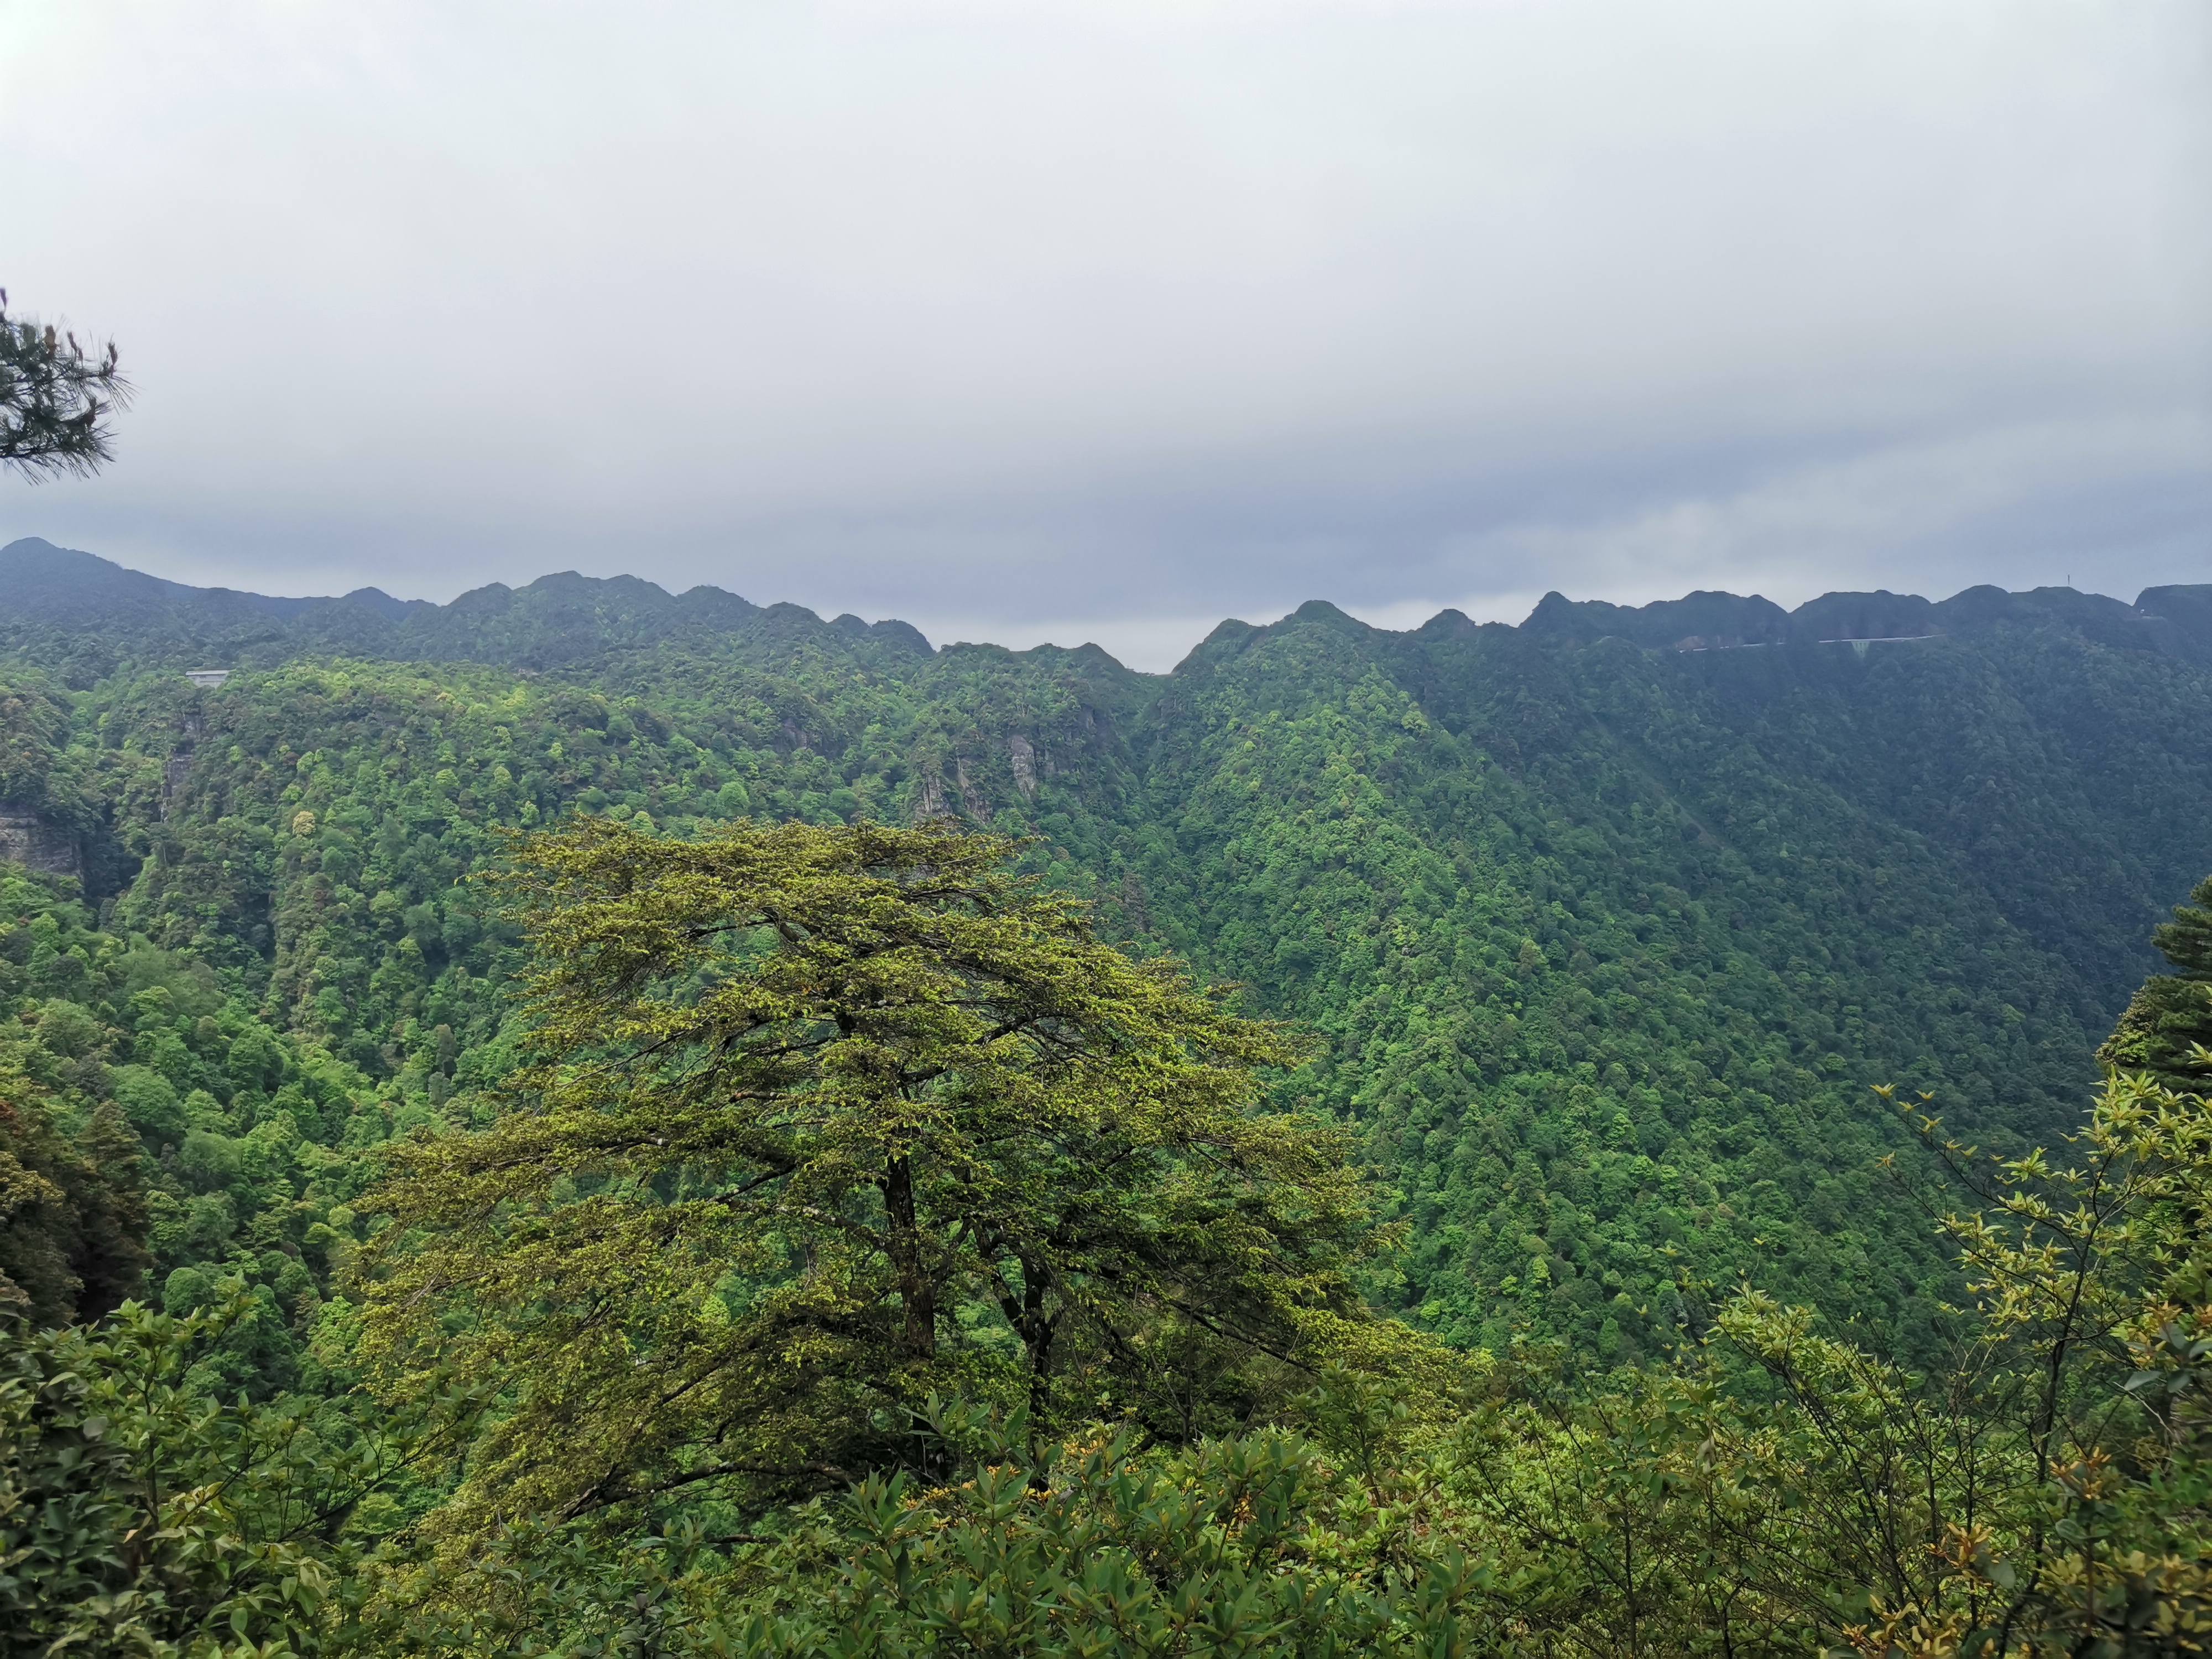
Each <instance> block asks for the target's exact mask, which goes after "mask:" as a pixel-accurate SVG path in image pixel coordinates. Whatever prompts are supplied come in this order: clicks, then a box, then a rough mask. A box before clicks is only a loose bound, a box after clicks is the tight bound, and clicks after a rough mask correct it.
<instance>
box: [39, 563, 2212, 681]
mask: <svg viewBox="0 0 2212 1659" xmlns="http://www.w3.org/2000/svg"><path fill="white" fill-rule="evenodd" d="M1297 621H1303V622H1308V623H1313V622H1326V623H1331V624H1332V625H1343V626H1349V627H1351V628H1353V629H1359V630H1364V632H1366V633H1370V634H1376V635H1387V634H1394V633H1403V634H1405V635H1425V634H1431V633H1433V632H1435V631H1437V630H1438V629H1447V630H1458V629H1476V628H1506V629H1513V630H1514V631H1516V632H1521V633H1527V634H1529V635H1534V636H1538V637H1541V638H1544V639H1547V640H1549V641H1553V642H1556V643H1560V644H1569V645H1594V644H1595V643H1597V642H1598V641H1601V640H1603V639H1606V638H1608V637H1611V638H1618V639H1622V640H1626V641H1628V642H1629V643H1631V644H1632V645H1637V646H1640V647H1645V648H1647V649H1673V650H1685V651H1698V650H1729V649H1741V648H1747V647H1771V646H1785V645H1787V646H1802V645H1817V644H1838V643H1849V642H1856V643H1860V644H1864V643H1867V642H1880V641H1893V640H1901V639H1915V638H1924V637H1930V636H1933V635H1942V634H1960V633H1973V632H1980V631H1984V630H1986V629H1991V628H1995V627H1999V626H2002V625H2004V624H2005V623H2026V624H2030V625H2033V624H2039V623H2058V624H2060V625H2062V626H2065V627H2069V628H2071V629H2074V630H2075V631H2076V632H2078V633H2081V634H2082V635H2085V636H2086V637H2088V638H2091V639H2094V640H2096V641H2098V642H2099V643H2100V644H2104V645H2110V646H2113V647H2118V648H2121V649H2134V650H2148V651H2151V652H2154V653H2158V654H2160V655H2164V656H2171V657H2177V658H2180V659H2184V660H2187V661H2191V662H2198V663H2206V662H2212V583H2207V584H2194V585H2190V584H2180V585H2176V584H2168V585H2165V586H2154V587H2148V588H2146V589H2144V590H2143V591H2142V592H2141V593H2140V594H2138V595H2137V596H2136V600H2135V603H2134V604H2132V605H2130V604H2127V603H2125V602H2124V601H2122V600H2119V599H2112V598H2110V597H2109V596H2107V595H2104V594H2100V593H2086V592H2080V591H2078V590H2076V589H2074V588H2071V587H2039V588H2034V589H2031V590H2029V591H2027V592H2020V593H2014V592H2007V591H2006V590H2004V589H2002V588H1999V587H1996V586H1989V585H1986V584H1984V585H1981V586H1973V587H1969V588H1966V589H1964V590H1963V591H1961V592H1958V593H1955V594H1954V595H1952V596H1951V597H1950V598H1949V599H1940V600H1931V599H1925V598H1923V597H1922V596H1920V595H1918V594H1911V593H1893V592H1889V591H1888V590H1887V589H1877V590H1875V591H1873V592H1840V591H1839V592H1828V593H1823V594H1821V595H1820V597H1819V598H1817V599H1809V600H1808V601H1806V602H1805V603H1804V604H1803V605H1799V606H1797V607H1796V609H1795V610H1790V611H1785V610H1784V608H1783V607H1782V606H1780V605H1777V604H1775V603H1774V602H1773V601H1772V600H1771V599H1766V598H1765V597H1764V596H1762V595H1760V594H1757V593H1753V594H1748V595H1743V594H1735V593H1729V592H1722V591H1718V590H1707V589H1700V590H1697V591H1694V592H1690V593H1687V594H1685V595H1684V596H1683V597H1682V598H1680V599H1656V600H1653V601H1651V602H1650V603H1649V604H1647V605H1634V606H1631V605H1613V604H1611V603H1609V602H1607V601H1605V600H1602V599H1568V598H1567V597H1566V596H1565V594H1563V593H1560V592H1558V591H1556V590H1554V591H1553V592H1547V593H1546V594H1545V595H1544V597H1543V599H1541V600H1540V601H1539V602H1538V603H1537V605H1536V606H1535V608H1534V610H1533V611H1531V612H1530V613H1529V615H1528V617H1527V618H1526V619H1525V620H1523V621H1522V622H1521V623H1518V624H1514V623H1475V622H1474V621H1473V619H1472V618H1470V617H1467V616H1466V615H1465V614H1464V613H1463V612H1461V611H1455V610H1452V609H1449V608H1446V609H1444V610H1442V611H1438V612H1437V614H1436V615H1435V616H1434V617H1431V618H1429V619H1428V621H1426V622H1425V623H1422V624H1420V625H1419V627H1418V628H1415V629H1404V630H1394V629H1377V628H1375V627H1374V626H1373V625H1372V624H1370V623H1363V622H1361V621H1359V619H1358V618H1357V617H1352V615H1350V614H1349V613H1348V612H1346V611H1343V610H1342V609H1340V607H1338V606H1337V605H1333V604H1331V603H1330V602H1329V601H1328V600H1326V599H1310V600H1308V601H1306V602H1305V603H1304V605H1300V606H1298V607H1297V609H1296V610H1294V611H1291V612H1290V613H1289V614H1288V615H1286V616H1285V617H1281V618H1279V619H1278V621H1276V622H1275V623H1247V622H1244V621H1243V620H1241V619H1239V618H1234V617H1231V618H1225V619H1224V621H1222V622H1221V623H1218V624H1217V625H1216V626H1215V628H1214V629H1212V631H1211V632H1210V633H1209V634H1208V635H1206V638H1205V639H1204V640H1203V641H1200V643H1199V644H1198V645H1196V646H1194V647H1192V649H1191V651H1190V653H1188V655H1187V656H1186V657H1185V658H1184V659H1183V660H1182V663H1179V664H1178V665H1176V668H1175V669H1173V670H1170V674H1173V673H1175V672H1179V671H1182V669H1183V668H1185V667H1187V666H1194V665H1198V664H1200V662H1201V661H1203V660H1204V659H1206V658H1207V657H1208V656H1209V655H1218V653H1219V652H1220V651H1221V650H1223V649H1225V648H1240V649H1241V648H1242V647H1243V645H1245V644H1249V642H1250V641H1251V640H1252V639H1253V638H1254V637H1255V636H1256V635H1259V634H1262V633H1265V632H1266V631H1267V629H1271V628H1279V627H1281V626H1284V625H1285V624H1287V623H1292V622H1297ZM57 629H58V630H60V631H61V632H63V633H64V634H76V633H80V632H82V631H86V630H92V629H100V630H113V629H139V630H143V632H144V633H145V635H146V636H147V637H146V638H145V639H144V640H143V644H142V649H141V650H140V651H139V652H137V653H131V652H121V653H103V652H99V651H94V652H92V653H73V654H74V655H75V656H76V657H77V658H79V659H88V660H81V661H79V662H78V663H77V665H76V672H74V673H65V674H64V678H66V679H69V680H70V681H71V683H74V684H87V683H88V680H87V679H86V678H85V674H86V671H88V670H90V671H92V673H91V678H99V676H100V673H104V672H106V671H112V668H113V667H114V666H115V665H117V663H118V662H119V661H120V660H121V659H122V658H123V656H125V655H134V654H137V655H143V654H149V653H151V654H155V655H157V656H168V655H173V654H175V653H179V652H183V653H187V654H189V653H191V651H194V650H199V651H201V652H203V653H205V652H210V651H213V652H227V653H229V654H231V655H232V656H234V657H235V658H237V659H238V661H237V662H236V663H235V664H233V663H216V662H210V663H208V664H206V665H207V666H223V667H227V666H233V665H238V666H253V665H265V664H267V663H268V662H270V661H273V660H276V659H281V658H282V657H284V656H289V655H292V654H295V653H298V652H299V651H301V650H302V649H308V650H314V649H321V650H326V651H334V652H338V653H351V654H362V655H368V656H374V657H380V658H386V659H416V660H428V661H477V662H486V663H491V664H495V665H503V666H509V667H526V668H536V669H543V668H547V667H552V666H556V665H562V664H568V663H574V662H576V661H579V660H580V659H585V658H588V657H592V656H596V655H599V654H602V653H605V652H608V651H618V650H623V649H626V648H635V647H641V646H647V645H652V644H655V643H658V642H659V641H663V640H667V639H671V638H675V637H679V636H683V635H722V634H743V633H746V632H765V633H782V634H790V635H805V634H807V633H810V632H811V631H812V630H816V629H821V630H834V631H835V632H836V633H837V634H839V635H842V636H844V637H845V638H846V639H848V640H853V641H869V642H872V643H873V644H875V645H877V646H879V647H885V648H888V649H890V650H892V651H894V652H897V653H920V654H934V653H937V652H939V651H940V650H942V649H945V648H947V647H934V646H932V645H931V643H930V642H929V641H928V640H927V638H926V637H925V636H924V635H922V633H921V630H920V629H916V628H915V627H914V626H913V625H912V624H911V623H905V622H902V621H899V620H897V619H896V618H884V619H882V620H879V621H877V622H874V623H869V622H866V621H865V620H864V619H862V618H861V617H857V616H854V615H853V614H851V613H849V612H848V613H846V614H844V615H842V616H839V617H833V618H829V619H827V620H825V619H823V617H820V616H819V615H817V613H816V612H814V611H811V610H808V609H806V608H805V607H804V606H801V605H791V604H787V603H778V604H772V605H756V604H755V603H753V602H752V601H751V600H749V599H744V598H743V597H742V596H740V595H738V594H736V593H732V592H728V591H726V589H723V588H720V587H716V586H713V585H711V584H707V583H700V584H697V585H695V586H691V587H689V588H686V589H684V591H683V592H670V591H669V590H667V589H665V588H664V587H662V586H659V584H658V583H655V582H653V581H649V580H646V579H644V578H642V577H638V576H633V575H617V576H607V577H599V576H586V575H582V574H579V573H578V572H576V571H574V570H564V571H555V572H550V573H548V574H545V575H543V576H540V577H538V578H537V579H536V580H533V581H531V582H528V583H526V584H524V585H523V586H520V587H510V586H507V584H506V583H504V582H488V583H486V584H484V585H483V586H480V587H475V588H471V589H470V590H468V591H467V592H463V593H461V594H459V595H458V596H456V597H455V598H454V599H453V600H452V601H451V602H450V603H448V604H446V605H438V604H435V603H434V602H433V601H430V600H428V599H396V598H394V597H393V596H392V595H391V594H388V593H386V592H384V591H383V590H382V589H380V588H376V587H361V588H356V589H355V590H353V591H352V592H349V593H345V594H340V595H320V596H307V597H297V598H294V597H283V596H276V595H270V594H263V593H252V592H245V591H243V590H240V589H234V588H225V587H195V586H191V585H189V584H187V583H183V582H177V581H172V580H168V579H167V578H165V577H161V576H155V575H151V574H148V573H146V572H143V571H138V570H133V569H131V568H128V567H126V566H124V565H121V564H118V563H117V562H114V561H112V560H110V559H106V558H102V557H100V556H99V555H97V554H93V553H86V552H82V551H81V550H76V549H70V548H62V547H57V546H56V545H54V544H52V543H51V542H48V541H46V540H45V539H44V538H40V537H35V536H32V537H24V538H20V539H18V540H16V541H14V542H11V543H9V544H7V545H6V546H4V547H0V647H9V648H13V649H15V650H16V651H17V652H19V653H23V654H26V655H29V656H32V657H33V658H36V657H38V656H39V655H40V651H39V649H38V648H37V645H38V642H37V640H36V638H35V635H36V632H37V631H38V630H57ZM27 635H28V636H29V637H27ZM1231 641H1236V642H1237V644H1236V645H1235V646H1234V647H1231ZM975 643H987V642H983V641H977V642H975ZM1076 648H1083V649H1098V648H1099V647H1095V646H1090V645H1086V646H1085V647H1076ZM272 653H273V654H272ZM48 654H52V653H51V652H49V653H48ZM1109 656H1110V653H1109ZM1116 665H1117V666H1122V665H1120V664H1118V663H1117V664H1116ZM1130 671H1131V672H1142V671H1137V670H1130ZM1148 678H1153V677H1148Z"/></svg>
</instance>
